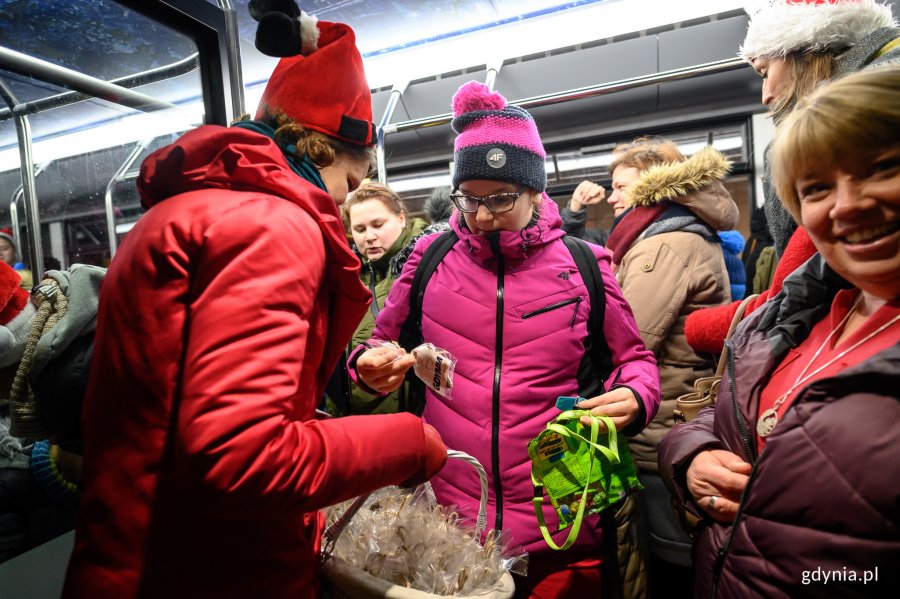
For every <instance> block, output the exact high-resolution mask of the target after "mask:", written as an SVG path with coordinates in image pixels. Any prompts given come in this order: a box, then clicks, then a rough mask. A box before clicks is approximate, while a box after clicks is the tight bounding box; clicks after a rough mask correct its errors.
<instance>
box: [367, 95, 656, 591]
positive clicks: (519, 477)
mask: <svg viewBox="0 0 900 599" xmlns="http://www.w3.org/2000/svg"><path fill="white" fill-rule="evenodd" d="M453 112H454V116H455V118H454V120H453V123H452V125H453V128H454V130H455V131H456V132H457V133H458V136H457V138H456V142H455V153H454V158H455V171H454V174H453V186H454V193H453V195H452V198H453V202H454V203H455V205H456V208H457V212H456V213H454V215H453V216H452V217H451V219H450V224H451V227H452V229H453V231H455V233H456V234H457V236H458V237H459V241H457V242H456V243H455V245H454V246H453V247H452V249H451V250H450V252H449V253H448V254H447V255H446V256H445V257H444V258H443V260H442V261H441V263H440V264H439V265H438V267H437V269H436V270H435V272H434V274H433V275H432V276H431V279H430V280H429V283H428V285H427V287H426V289H425V294H424V299H423V302H422V312H423V314H422V319H421V322H422V333H423V337H424V339H425V341H428V342H431V343H433V344H435V345H437V346H438V347H441V348H443V349H446V350H448V351H449V352H450V353H451V354H452V355H453V356H454V357H456V358H457V360H458V362H457V365H456V372H455V375H454V381H453V384H454V388H453V396H452V399H449V400H448V399H445V398H443V397H440V396H438V395H434V394H429V395H428V396H427V399H426V403H425V410H424V413H423V418H424V419H425V420H426V421H427V422H429V423H430V424H432V425H433V426H435V428H437V429H438V430H439V431H440V432H441V435H442V436H443V438H444V439H445V441H446V443H447V446H448V447H451V448H453V449H459V450H462V451H465V452H467V453H469V454H471V455H473V456H475V457H476V458H478V460H479V461H480V462H481V463H482V464H483V465H484V467H485V469H486V470H487V473H488V476H489V479H490V481H491V483H490V494H489V505H488V522H489V526H490V527H493V528H496V529H498V530H502V531H504V533H505V535H504V540H505V541H506V542H507V543H508V544H510V545H512V546H522V547H524V549H525V550H527V551H528V553H529V554H530V557H529V567H528V576H527V578H524V579H521V580H517V581H516V585H517V587H518V591H517V596H521V597H528V596H540V597H558V596H574V595H573V594H578V596H580V597H586V598H587V597H599V596H600V593H601V586H602V585H601V578H603V579H604V582H606V583H612V584H616V579H617V578H618V576H614V575H610V576H607V575H606V574H607V571H604V576H602V577H601V575H600V573H601V565H602V562H603V560H607V565H612V564H615V563H616V561H617V560H616V557H617V556H616V555H615V553H612V554H607V555H604V554H603V552H602V549H601V548H602V546H603V544H602V539H601V536H602V531H601V528H602V527H601V525H600V520H599V518H598V517H597V516H592V517H588V518H585V521H584V524H583V526H582V529H581V534H580V536H579V538H578V542H577V544H576V545H575V546H574V547H573V548H572V549H571V550H569V551H567V552H560V553H554V552H552V551H551V550H550V549H549V548H548V546H547V545H546V544H545V542H544V541H543V539H542V537H541V532H540V530H539V528H538V525H537V520H536V518H535V515H534V508H533V505H532V496H533V493H534V490H533V486H532V483H531V463H530V461H529V458H528V454H527V451H526V445H527V443H528V441H530V440H531V439H532V438H534V437H535V436H537V434H538V433H539V432H540V431H541V430H543V429H544V426H545V425H546V424H547V423H548V422H550V421H551V420H553V418H554V417H555V416H556V415H557V414H558V413H559V411H558V410H557V409H556V407H555V401H556V398H557V397H558V396H561V395H569V396H574V395H581V396H583V397H587V398H589V399H587V400H586V401H584V402H582V403H581V404H580V405H579V407H583V408H588V409H591V410H592V411H593V412H594V413H595V414H598V415H600V414H603V415H607V416H610V417H611V418H612V419H613V422H615V424H616V427H617V429H619V430H623V431H624V432H625V433H626V434H635V433H637V432H639V431H640V430H641V429H643V428H644V426H646V425H647V423H648V422H649V421H650V420H652V418H653V416H654V415H655V414H656V409H657V406H658V404H659V376H658V373H657V369H656V363H655V360H654V358H653V355H652V353H650V352H649V351H647V349H646V348H645V347H644V344H643V342H642V341H641V338H640V335H639V334H638V330H637V327H636V325H635V322H634V317H633V316H632V314H631V310H630V308H629V307H628V305H627V304H626V302H625V300H624V298H623V296H622V292H621V290H620V289H619V287H618V285H617V284H616V282H615V278H614V277H613V275H612V272H611V270H610V266H609V256H608V255H607V253H606V252H605V251H604V250H603V249H601V248H599V247H596V246H591V248H592V250H593V252H594V254H595V256H596V258H597V262H598V264H599V268H600V272H601V273H602V275H603V282H604V288H605V293H606V300H605V311H604V316H605V318H604V321H603V330H600V331H592V332H590V339H591V342H592V343H596V344H603V348H604V350H605V353H606V356H607V357H608V359H607V360H606V364H604V365H603V366H601V367H600V368H592V367H591V364H590V361H589V357H588V352H587V351H586V349H585V342H586V340H587V339H588V337H589V331H588V315H589V312H590V305H589V304H590V301H589V295H588V292H587V289H586V287H585V285H584V283H583V282H582V279H581V275H580V274H579V271H578V268H577V267H576V265H575V262H574V259H573V258H572V255H571V254H570V252H569V251H568V249H567V248H566V247H565V244H564V243H563V241H562V237H563V236H564V232H563V231H562V229H561V228H560V227H561V220H560V216H559V210H558V209H557V206H556V204H555V203H554V202H553V201H552V200H551V199H550V198H549V197H548V196H547V195H546V193H544V189H545V187H546V173H545V170H544V163H545V157H546V154H545V152H544V148H543V145H542V143H541V140H540V137H539V135H538V132H537V128H536V126H535V124H534V121H533V119H532V118H531V115H530V114H528V113H527V112H526V111H525V110H522V109H521V108H518V107H515V106H508V105H507V104H506V100H505V99H504V98H503V96H501V95H500V94H497V93H492V92H491V91H490V90H489V89H488V88H487V87H486V86H485V85H483V84H480V83H477V82H470V83H467V84H466V85H464V86H463V87H462V88H460V90H459V91H458V92H457V94H456V95H455V96H454V99H453ZM435 239H436V236H431V237H425V238H423V239H422V240H420V241H419V243H418V244H417V247H416V249H415V251H414V252H413V254H412V256H411V257H410V259H409V261H408V262H407V264H406V266H405V268H404V270H403V272H402V273H401V275H400V277H399V278H398V279H397V281H396V282H395V283H394V286H393V288H392V289H391V292H390V295H389V296H388V300H387V303H386V305H385V307H384V309H383V310H382V311H381V313H380V314H379V316H378V319H377V322H376V326H375V331H374V332H373V335H372V339H373V340H389V339H396V338H397V337H398V335H399V332H400V328H401V326H402V324H403V322H404V321H405V319H406V317H407V315H408V312H409V306H410V297H409V295H410V285H411V282H412V279H413V276H414V273H415V269H416V267H417V265H418V264H419V262H420V260H421V258H422V254H423V252H424V251H425V249H426V248H427V247H428V245H429V244H431V243H433V242H434V240H435ZM354 358H355V359H356V360H355V373H356V374H357V375H358V380H359V381H360V382H361V383H362V384H364V385H366V386H368V387H370V388H372V389H373V390H377V391H380V392H388V391H391V390H393V389H396V388H397V387H398V386H399V385H401V384H402V382H403V377H404V374H405V373H406V371H407V370H408V369H409V367H410V366H411V365H412V364H413V362H414V360H413V359H412V358H411V357H410V356H407V355H404V352H402V351H397V350H394V349H389V348H385V347H369V348H367V347H360V348H358V349H357V350H356V351H355V352H354V355H353V356H352V357H351V367H353V366H354ZM351 371H352V372H354V371H353V370H352V368H351ZM455 466H456V465H455V464H448V466H447V467H446V469H445V471H444V473H445V475H444V476H443V477H442V478H441V479H440V480H437V479H433V487H434V491H435V493H436V495H437V498H438V501H439V502H440V503H441V504H443V505H456V506H459V507H461V508H462V509H463V510H464V513H466V514H468V515H471V516H474V514H475V513H476V511H477V506H478V501H479V497H480V489H479V485H478V481H477V480H476V479H475V477H473V476H472V474H471V471H470V470H467V469H466V468H465V467H463V468H456V467H455ZM545 518H546V519H547V521H548V522H550V523H553V522H556V519H555V516H553V515H552V510H550V509H547V510H545ZM566 532H567V531H565V530H564V531H560V532H559V533H557V534H555V535H554V539H555V540H556V541H557V543H559V542H561V541H562V539H564V538H565V535H566ZM614 532H615V531H613V533H614ZM611 534H612V533H611ZM608 540H610V541H611V542H612V544H613V545H615V537H614V536H613V537H612V538H608ZM608 558H609V559H608ZM620 561H621V560H620ZM632 571H633V570H632ZM613 573H614V574H617V572H616V571H615V570H613ZM621 582H623V583H626V584H628V586H629V587H630V588H636V587H637V586H638V585H641V584H643V581H642V580H635V579H634V578H633V579H631V580H625V581H621Z"/></svg>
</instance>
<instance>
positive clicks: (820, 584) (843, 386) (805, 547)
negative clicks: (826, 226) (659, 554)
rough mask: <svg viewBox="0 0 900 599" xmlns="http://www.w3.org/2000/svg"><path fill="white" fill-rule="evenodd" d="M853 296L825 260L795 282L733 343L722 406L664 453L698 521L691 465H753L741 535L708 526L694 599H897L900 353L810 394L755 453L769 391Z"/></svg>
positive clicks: (663, 465)
mask: <svg viewBox="0 0 900 599" xmlns="http://www.w3.org/2000/svg"><path fill="white" fill-rule="evenodd" d="M848 286H849V285H848V283H847V282H846V281H844V280H843V279H841V278H840V277H838V276H837V275H836V274H835V273H834V272H833V271H832V270H831V269H830V268H828V266H827V265H825V264H824V261H823V260H822V259H821V257H820V256H819V255H818V254H817V255H816V256H814V257H813V258H811V259H810V260H809V261H808V262H807V263H806V264H805V265H804V266H802V267H801V268H800V269H798V270H797V271H796V272H795V273H794V274H792V275H791V276H790V277H788V279H786V280H785V283H784V289H783V291H782V293H780V294H779V295H778V296H777V297H775V298H774V299H773V300H772V301H770V302H768V304H766V305H765V306H763V307H762V308H761V309H759V310H757V311H756V312H754V313H753V314H752V315H751V316H750V317H748V318H747V319H746V320H745V321H744V322H743V323H742V324H741V326H740V327H739V328H738V330H737V331H736V332H735V335H734V338H733V339H732V341H731V342H730V344H729V345H730V346H731V347H732V353H731V358H730V359H729V364H728V369H727V371H726V374H725V377H724V378H723V380H722V386H721V393H720V395H719V401H718V403H717V404H716V407H715V408H714V409H713V408H709V409H707V410H704V411H703V412H701V414H700V415H699V416H698V417H697V418H696V419H695V420H693V421H691V422H690V423H688V424H684V425H680V426H676V427H675V428H674V429H673V430H672V432H671V433H669V435H668V436H667V437H666V438H665V439H664V440H663V442H662V444H661V445H660V446H659V466H660V473H661V474H662V475H663V477H664V479H665V480H666V482H667V483H668V484H669V485H670V490H671V491H672V492H673V494H674V495H675V496H676V498H677V500H678V501H680V502H681V503H682V504H684V505H685V506H686V507H687V508H688V509H689V510H690V511H692V512H694V513H696V514H698V515H701V516H702V515H705V512H703V511H702V510H700V508H699V507H698V506H697V504H696V503H695V502H694V501H693V498H692V496H691V495H690V492H689V491H688V490H687V486H686V483H685V473H686V471H687V468H688V466H690V463H691V460H692V459H693V457H694V456H695V455H696V454H697V453H699V452H700V451H702V450H707V449H724V450H727V451H731V452H734V453H736V454H737V455H739V456H741V457H742V458H743V459H744V460H746V461H747V462H749V463H751V464H753V470H752V473H751V475H750V480H749V482H748V483H747V487H746V489H745V490H744V494H743V496H742V498H741V504H740V509H739V511H738V515H737V518H736V520H735V523H734V524H732V525H729V526H725V525H722V524H720V523H717V522H713V521H712V520H710V519H708V518H707V519H705V520H704V525H703V528H702V531H701V532H700V534H699V535H698V536H697V538H696V540H695V549H696V556H695V561H694V565H695V568H696V584H695V596H696V597H703V598H706V597H719V598H732V597H748V598H749V597H754V598H755V597H766V598H774V597H790V598H792V599H794V598H797V597H823V596H827V597H835V596H840V597H900V438H898V431H900V400H898V399H900V384H898V381H900V377H898V374H900V345H895V346H893V347H891V348H889V349H887V350H884V351H882V352H881V353H879V354H876V355H875V356H873V357H872V358H870V359H868V360H865V361H864V362H862V363H859V364H855V365H853V366H851V367H849V368H847V369H846V370H844V371H843V372H842V373H841V374H839V375H837V376H834V377H827V378H824V379H820V380H818V381H815V382H813V383H811V384H809V385H807V386H806V387H805V388H803V389H802V390H801V392H800V393H799V395H798V396H797V398H796V401H795V402H794V404H793V405H792V406H791V407H790V409H789V410H788V411H787V413H786V414H785V415H784V417H783V418H782V420H781V422H780V423H779V424H778V426H777V428H776V429H775V431H774V432H773V433H772V435H771V436H770V437H769V438H768V439H767V441H766V446H765V451H763V452H762V453H761V454H759V455H757V446H756V420H757V413H758V411H759V397H760V392H761V391H762V389H763V388H764V387H765V385H766V383H767V382H768V380H769V378H770V376H771V373H772V371H773V370H774V369H775V367H776V366H777V365H778V364H779V363H780V362H781V360H782V357H783V356H784V355H785V354H786V353H787V352H788V350H789V349H790V348H793V347H796V346H797V345H798V344H799V343H800V342H801V341H803V340H804V339H805V338H806V337H807V336H808V335H809V331H810V330H811V328H812V326H813V325H814V324H815V323H816V322H818V321H819V320H821V319H822V318H823V317H825V316H826V315H827V314H828V312H829V310H830V308H831V300H832V299H833V297H834V295H835V293H837V291H838V289H840V288H846V287H848ZM876 569H877V570H876ZM867 571H868V572H869V574H868V576H870V577H872V580H869V581H868V582H867V584H864V583H863V580H862V579H863V578H864V577H865V576H866V572H867ZM835 572H836V574H835ZM826 574H827V575H828V580H827V583H826V582H825V581H824V578H825V575H826ZM876 575H877V577H878V579H877V582H876V581H875V580H874V577H875V576H876ZM854 576H855V577H856V579H857V580H855V581H854V580H852V578H853V577H854Z"/></svg>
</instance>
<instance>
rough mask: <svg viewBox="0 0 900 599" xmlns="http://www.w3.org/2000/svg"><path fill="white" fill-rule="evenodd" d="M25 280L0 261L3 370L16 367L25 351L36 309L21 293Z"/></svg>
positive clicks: (0, 320)
mask: <svg viewBox="0 0 900 599" xmlns="http://www.w3.org/2000/svg"><path fill="white" fill-rule="evenodd" d="M21 285H22V277H21V276H20V275H19V273H17V272H16V271H15V270H13V268H12V267H11V266H10V265H8V264H6V263H5V262H2V261H0V367H5V366H9V365H11V364H15V363H16V362H18V361H19V360H20V359H21V358H22V353H23V352H24V351H25V336H26V335H27V334H28V330H29V329H30V328H31V319H32V317H33V316H34V306H32V305H31V301H30V297H29V295H28V292H27V291H25V290H24V289H22V287H21Z"/></svg>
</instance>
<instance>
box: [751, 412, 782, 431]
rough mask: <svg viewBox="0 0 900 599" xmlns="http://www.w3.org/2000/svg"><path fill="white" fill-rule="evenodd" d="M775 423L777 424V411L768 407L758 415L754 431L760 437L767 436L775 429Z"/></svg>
mask: <svg viewBox="0 0 900 599" xmlns="http://www.w3.org/2000/svg"><path fill="white" fill-rule="evenodd" d="M776 424H778V412H776V411H775V410H774V409H772V408H769V409H768V410H766V411H765V412H763V413H762V415H761V416H760V417H759V422H757V423H756V432H757V434H758V435H759V436H760V437H768V436H769V435H771V434H772V431H773V430H775V425H776Z"/></svg>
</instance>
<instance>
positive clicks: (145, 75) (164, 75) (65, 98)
mask: <svg viewBox="0 0 900 599" xmlns="http://www.w3.org/2000/svg"><path fill="white" fill-rule="evenodd" d="M199 56H200V55H199V53H197V52H194V53H193V54H191V55H190V56H188V57H187V58H183V59H182V60H179V61H177V62H173V63H172V64H168V65H165V66H161V67H156V68H155V69H149V70H147V71H142V72H140V73H135V74H134V75H126V76H125V77H119V78H118V79H113V80H111V81H110V83H112V84H114V85H121V86H122V87H127V88H132V87H138V86H141V85H147V84H150V83H156V82H157V81H165V80H166V79H172V78H175V77H178V76H180V75H186V74H187V73H190V72H191V71H196V70H197V69H199V68H200V59H199V58H198V57H199ZM93 98H94V96H91V95H89V94H82V93H80V92H64V93H61V94H56V95H55V96H49V97H46V98H41V99H40V100H34V101H32V102H23V103H22V104H19V105H18V106H16V112H18V113H19V114H34V113H37V112H41V111H43V110H49V109H51V108H59V107H61V106H68V105H69V104H75V103H76V102H81V101H83V100H90V99H93ZM12 116H13V112H12V110H10V109H9V108H4V109H3V110H0V121H5V120H6V119H11V118H12Z"/></svg>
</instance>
